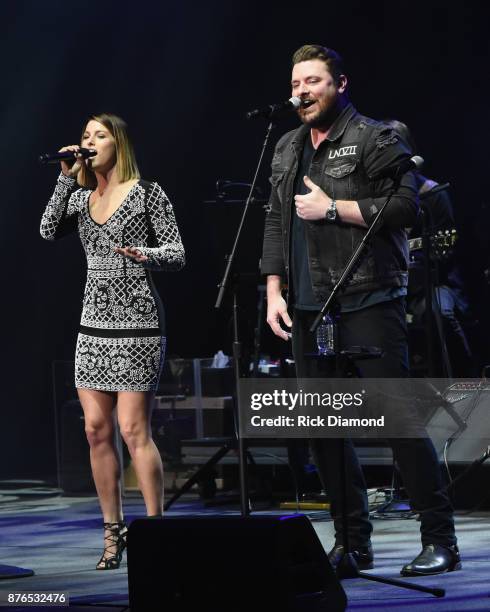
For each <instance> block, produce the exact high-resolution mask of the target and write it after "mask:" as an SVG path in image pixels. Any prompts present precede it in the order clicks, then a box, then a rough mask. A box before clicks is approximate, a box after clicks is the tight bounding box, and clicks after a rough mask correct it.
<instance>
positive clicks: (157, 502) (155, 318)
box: [41, 113, 184, 570]
mask: <svg viewBox="0 0 490 612" xmlns="http://www.w3.org/2000/svg"><path fill="white" fill-rule="evenodd" d="M81 146H82V147H85V148H87V149H94V150H95V151H96V152H97V154H96V155H95V156H94V157H90V158H89V159H87V160H84V159H82V156H81V155H80V154H79V153H77V151H78V149H79V146H78V145H71V146H68V147H64V148H63V149H61V151H73V162H74V163H72V164H71V163H67V162H61V170H62V172H61V174H60V176H59V178H58V182H57V183H56V187H55V190H54V193H53V195H52V197H51V199H50V201H49V203H48V205H47V207H46V210H45V211H44V214H43V217H42V221H41V235H42V237H43V238H45V239H47V240H56V239H57V238H60V237H61V236H64V235H66V234H67V233H69V232H71V231H73V230H75V229H76V228H78V233H79V235H80V239H81V241H82V244H83V247H84V249H85V253H86V256H87V264H88V273H87V283H86V286H85V293H84V298H83V310H82V318H81V325H80V333H79V335H78V341H77V347H76V355H75V384H76V387H77V391H78V396H79V398H80V402H81V404H82V407H83V412H84V415H85V429H86V433H87V439H88V442H89V445H90V462H91V466H92V474H93V477H94V481H95V485H96V488H97V494H98V496H99V501H100V506H101V509H102V514H103V517H104V530H105V531H104V541H105V548H104V552H103V554H102V557H101V558H100V561H99V562H98V564H97V566H96V567H97V569H100V570H106V569H107V570H108V569H117V568H118V567H119V565H120V563H121V558H122V553H123V550H124V548H125V546H126V533H127V527H126V525H125V523H124V521H123V513H122V504H121V489H120V483H119V480H120V465H119V460H118V454H117V452H116V448H115V445H114V426H115V423H114V418H113V413H114V406H115V405H116V404H117V419H118V423H119V427H120V430H121V434H122V436H123V438H124V441H125V442H126V444H127V447H128V450H129V453H130V455H131V458H132V462H133V465H134V468H135V471H136V474H137V477H138V483H139V486H140V489H141V491H142V493H143V497H144V500H145V505H146V511H147V514H148V515H149V516H153V515H161V514H162V512H163V467H162V461H161V458H160V454H159V452H158V450H157V448H156V446H155V443H154V442H153V440H152V437H151V429H150V422H151V403H152V402H151V400H152V395H153V392H154V391H155V390H156V389H157V385H158V379H159V376H160V372H161V369H162V365H163V359H164V353H165V329H164V316H163V307H162V304H161V301H160V298H159V296H158V294H157V292H156V290H155V287H154V284H153V281H152V272H153V271H160V270H180V269H181V268H182V267H183V265H184V248H183V246H182V242H181V239H180V235H179V230H178V228H177V224H176V221H175V217H174V213H173V209H172V205H171V203H170V202H169V200H168V198H167V196H166V195H165V193H164V192H163V190H162V188H161V187H160V186H159V185H158V184H157V183H148V182H146V181H143V180H141V179H140V175H139V171H138V167H137V165H136V160H135V157H134V152H133V148H132V146H131V143H130V141H129V139H128V135H127V130H126V124H125V122H124V121H123V120H122V119H120V118H119V117H116V116H115V115H111V114H105V113H104V114H101V115H96V116H92V117H90V118H89V120H88V122H87V124H86V125H85V128H84V130H83V133H82V139H81Z"/></svg>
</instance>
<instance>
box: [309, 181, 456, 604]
mask: <svg viewBox="0 0 490 612" xmlns="http://www.w3.org/2000/svg"><path fill="white" fill-rule="evenodd" d="M401 178H402V173H400V171H398V172H397V173H396V174H395V177H394V179H393V187H392V189H391V191H390V193H389V194H388V197H387V198H386V201H385V203H384V204H383V206H382V207H381V209H380V210H379V211H378V213H377V214H376V216H375V218H374V220H373V222H372V223H371V225H370V227H369V228H368V230H367V232H366V234H365V235H364V238H363V239H362V240H361V242H360V244H359V245H358V247H357V248H356V249H355V251H354V252H353V253H352V255H351V257H350V259H349V261H348V262H347V264H346V266H345V268H344V270H343V272H342V274H341V275H340V279H339V281H338V282H337V283H336V285H335V286H334V288H333V290H332V292H331V294H330V295H329V297H328V299H327V301H326V302H325V304H324V305H323V307H322V309H321V310H320V312H319V314H318V316H317V317H316V319H315V321H314V322H313V325H312V326H311V328H310V332H312V333H314V332H315V331H316V329H317V327H318V325H319V324H320V322H321V320H322V318H323V317H324V315H325V313H327V312H332V313H333V316H332V320H333V321H334V323H333V324H334V326H336V322H335V321H336V316H337V315H336V314H335V312H336V311H338V310H339V307H338V300H337V296H338V295H339V293H340V292H341V291H342V289H343V288H344V287H345V286H346V285H347V283H348V281H349V280H350V277H351V274H352V273H353V272H354V270H355V269H356V268H357V266H358V265H359V263H360V261H361V257H362V256H363V254H364V252H365V251H366V249H367V247H368V246H370V244H371V241H372V239H373V237H374V235H375V233H376V232H377V230H378V229H379V228H380V226H381V221H382V218H383V214H384V211H385V210H386V207H387V206H388V205H389V203H390V202H391V200H392V198H393V196H394V195H395V193H396V192H397V191H398V188H399V186H400V181H401ZM370 348H371V349H372V351H362V350H361V351H360V352H361V357H364V358H376V357H380V356H381V355H380V353H379V351H376V350H374V347H370ZM338 349H339V341H338V330H335V329H334V354H333V356H332V357H333V360H334V363H335V366H334V367H335V375H336V376H338V375H341V372H340V370H341V366H342V365H344V366H345V364H346V363H348V362H349V360H350V361H352V358H356V357H358V356H359V352H358V351H352V350H349V349H346V350H343V351H339V350H338ZM361 349H362V347H361ZM369 353H371V354H369ZM327 359H330V357H327ZM339 448H340V461H341V466H342V467H341V474H340V477H341V480H340V482H341V505H342V519H341V520H342V532H343V533H342V535H343V541H342V545H343V547H344V554H343V557H342V559H341V561H340V563H339V565H338V574H339V576H340V577H345V578H364V579H365V580H372V581H373V582H381V583H383V584H390V585H392V586H396V587H400V588H404V589H411V590H414V591H421V592H423V593H429V594H431V595H434V596H435V597H444V596H445V594H446V591H445V590H444V589H437V588H429V587H425V586H422V585H419V584H414V583H413V582H405V581H403V580H396V579H394V578H384V577H381V576H374V575H372V574H367V573H365V572H360V571H359V568H358V566H357V562H356V560H355V558H354V555H353V553H351V552H350V546H349V537H348V534H349V516H348V512H347V468H346V460H345V444H344V443H343V438H342V444H340V445H339Z"/></svg>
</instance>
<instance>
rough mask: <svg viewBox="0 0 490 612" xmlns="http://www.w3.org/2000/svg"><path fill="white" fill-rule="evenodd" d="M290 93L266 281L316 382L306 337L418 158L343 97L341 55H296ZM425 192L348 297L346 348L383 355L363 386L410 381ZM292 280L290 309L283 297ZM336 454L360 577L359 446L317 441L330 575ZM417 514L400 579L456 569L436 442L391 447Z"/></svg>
mask: <svg viewBox="0 0 490 612" xmlns="http://www.w3.org/2000/svg"><path fill="white" fill-rule="evenodd" d="M292 65H293V67H292V81H291V88H292V95H293V96H298V97H299V98H300V99H301V101H302V105H301V107H300V108H299V109H298V111H297V113H298V116H299V118H300V120H301V122H302V124H303V125H302V126H301V127H299V128H298V129H296V130H293V131H291V132H288V133H287V134H285V135H284V136H283V137H282V138H281V139H280V140H279V142H278V143H277V145H276V149H275V152H274V157H273V160H272V176H271V183H272V193H271V199H270V203H269V204H270V211H269V213H268V215H267V220H266V225H265V235H264V251H263V258H262V273H263V274H265V275H267V300H268V310H267V321H268V323H269V325H270V326H271V329H272V331H273V332H274V333H275V334H276V335H277V336H279V337H281V338H283V339H284V340H287V339H288V337H289V336H288V334H287V332H286V331H285V330H284V329H283V327H281V324H283V325H285V326H287V327H292V342H293V354H294V358H295V361H296V370H297V376H298V377H299V378H306V377H311V376H313V375H314V371H313V367H314V362H312V361H309V360H308V359H307V358H305V354H307V353H312V352H316V342H315V338H314V336H313V334H312V333H311V332H310V331H309V329H310V327H311V325H312V323H313V321H314V320H315V318H316V316H317V314H318V311H319V310H320V309H321V306H322V305H323V302H324V301H325V300H326V299H327V297H328V295H329V293H330V291H331V289H332V287H333V285H334V283H336V282H337V281H338V279H339V276H340V273H341V272H342V270H343V268H344V266H345V264H346V263H347V260H348V259H349V256H350V255H351V253H352V251H353V250H354V249H355V247H356V246H357V245H358V244H359V242H360V241H361V240H362V238H363V236H364V234H365V232H366V228H367V227H368V226H369V225H370V223H371V222H372V221H373V219H374V217H375V215H376V213H377V212H378V210H379V209H380V208H381V206H382V205H383V203H384V201H385V200H386V196H387V195H388V193H389V192H390V188H391V187H392V185H393V180H392V178H390V172H389V169H390V168H392V167H393V168H396V166H397V164H399V163H400V162H401V161H402V160H404V159H406V158H407V157H409V156H410V152H409V149H408V147H407V146H406V145H405V144H404V142H403V141H402V139H401V138H400V136H399V135H397V134H396V133H395V132H394V131H393V129H392V128H390V127H388V126H386V125H384V124H383V123H380V122H378V121H374V120H373V119H370V118H368V117H364V116H362V115H360V114H359V113H358V112H357V111H356V109H355V108H354V107H353V106H352V104H351V103H350V101H349V98H348V95H347V77H346V76H345V73H344V70H343V67H342V60H341V58H340V56H339V55H338V53H336V52H335V51H333V50H332V49H328V48H325V47H322V46H319V45H306V46H303V47H301V48H300V49H298V50H297V51H296V52H295V53H294V55H293V59H292ZM417 211H418V203H417V189H416V183H415V178H414V176H413V174H412V173H408V174H405V175H404V176H403V178H402V179H401V183H400V187H399V189H398V191H397V193H396V194H395V196H394V197H393V199H392V201H391V203H390V204H389V206H388V208H387V209H386V211H385V213H384V216H383V225H382V227H381V229H380V230H379V231H378V233H377V234H376V236H375V238H374V241H373V243H372V247H371V248H370V250H368V252H367V254H366V256H365V257H364V259H363V261H362V263H361V264H360V266H359V267H358V268H357V269H356V271H355V273H354V275H353V277H352V279H351V280H350V282H349V283H348V286H347V288H346V290H345V291H344V292H343V293H342V295H341V297H340V300H339V306H340V319H339V339H340V340H339V341H340V349H343V348H347V347H351V346H354V345H361V346H364V345H365V346H378V347H380V348H381V349H382V350H383V356H382V357H381V358H380V359H370V360H365V361H362V362H359V364H358V366H359V370H360V373H361V375H362V376H364V377H370V378H387V377H389V378H404V377H406V376H407V375H408V359H407V335H406V325H405V295H406V292H407V289H406V287H407V276H408V273H407V270H408V261H407V259H408V249H407V241H406V234H405V230H404V228H405V227H410V226H412V225H413V224H414V220H415V218H416V216H417ZM285 281H286V282H287V284H288V287H289V292H290V300H289V307H290V312H291V313H292V321H291V318H290V316H289V314H288V304H286V301H285V300H284V298H283V296H282V293H281V288H282V285H283V283H284V282H285ZM339 444H340V445H344V457H345V460H346V462H347V465H346V474H347V495H346V499H347V504H348V508H347V511H348V515H349V533H348V538H349V546H350V548H351V551H352V552H354V557H355V558H356V560H357V563H358V566H359V568H360V569H367V568H371V567H373V550H372V547H371V542H370V535H371V532H372V525H371V523H370V521H369V514H368V502H367V495H366V485H365V481H364V477H363V474H362V471H361V467H360V465H359V462H358V459H357V456H356V453H355V450H354V447H353V444H352V442H351V441H350V440H348V439H342V440H319V439H316V440H313V441H312V450H313V454H314V457H315V461H316V464H317V467H318V471H319V474H320V478H321V480H322V483H323V486H324V487H325V489H326V490H327V491H328V493H329V495H330V499H331V513H332V516H333V519H334V525H335V545H334V547H333V548H332V550H331V551H330V553H329V558H330V561H331V563H332V565H333V566H337V565H338V564H339V562H340V560H341V559H342V556H343V554H344V547H343V545H342V541H343V534H342V522H341V507H340V498H341V497H340V496H341V490H340V474H341V464H340V461H341V459H340V456H341V453H340V452H338V449H339ZM390 445H391V447H392V449H393V454H394V458H395V460H396V462H397V464H398V467H399V469H400V472H401V474H402V478H403V481H404V484H405V487H406V489H407V491H408V493H409V495H410V499H411V504H412V508H413V509H414V510H415V511H416V512H418V513H420V517H421V525H420V530H421V536H422V551H421V552H420V554H419V555H418V556H417V557H416V558H415V559H414V560H413V561H412V562H411V563H408V564H407V565H405V566H404V567H403V568H402V570H401V573H402V575H404V576H413V575H415V576H417V575H431V574H439V573H443V572H448V571H453V570H456V569H460V567H461V562H460V558H459V552H458V548H457V546H456V536H455V533H454V522H453V516H452V508H451V504H450V502H449V499H448V497H447V494H446V492H445V491H444V489H443V485H442V480H441V473H440V468H439V464H438V460H437V456H436V453H435V450H434V447H433V445H432V442H431V441H430V439H428V438H418V439H406V438H399V439H392V440H390Z"/></svg>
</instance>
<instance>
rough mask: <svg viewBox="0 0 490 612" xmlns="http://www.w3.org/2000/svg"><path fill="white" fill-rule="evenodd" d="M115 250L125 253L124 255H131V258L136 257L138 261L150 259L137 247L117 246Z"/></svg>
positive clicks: (120, 253)
mask: <svg viewBox="0 0 490 612" xmlns="http://www.w3.org/2000/svg"><path fill="white" fill-rule="evenodd" d="M114 250H115V251H116V253H119V255H124V257H129V258H130V259H134V260H135V261H137V262H138V263H142V262H143V261H148V257H147V256H146V255H143V254H142V252H141V251H139V250H138V249H137V248H136V247H115V248H114Z"/></svg>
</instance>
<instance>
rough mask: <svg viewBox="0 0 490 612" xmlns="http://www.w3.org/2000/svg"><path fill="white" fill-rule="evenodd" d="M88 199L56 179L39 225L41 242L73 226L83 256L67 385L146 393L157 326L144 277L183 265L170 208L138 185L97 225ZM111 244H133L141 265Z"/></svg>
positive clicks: (155, 305) (156, 306) (156, 360)
mask: <svg viewBox="0 0 490 612" xmlns="http://www.w3.org/2000/svg"><path fill="white" fill-rule="evenodd" d="M90 194H91V191H90V190H88V189H80V188H78V185H77V184H76V181H75V180H74V179H72V178H70V177H66V176H64V175H63V174H61V175H60V176H59V178H58V182H57V184H56V188H55V190H54V193H53V195H52V196H51V199H50V200H49V202H48V205H47V207H46V210H45V211H44V214H43V217H42V220H41V236H42V237H43V238H46V239H47V240H55V239H57V238H60V237H61V236H64V235H66V234H68V233H70V232H72V231H74V230H76V229H77V227H78V232H79V235H80V239H81V241H82V245H83V247H84V249H85V253H86V256H87V266H88V270H87V283H86V286H85V293H84V298H83V311H82V318H81V325H80V333H79V335H78V341H77V348H76V354H75V384H76V386H77V387H82V388H88V389H98V390H101V391H154V390H156V388H157V385H158V379H159V377H160V372H161V369H162V366H163V359H164V356H165V322H164V313H163V306H162V303H161V300H160V297H159V296H158V293H157V291H156V289H155V286H154V284H153V281H152V277H151V272H152V271H159V270H180V269H181V268H182V267H183V265H184V261H185V259H184V248H183V246H182V241H181V239H180V234H179V230H178V228H177V224H176V221H175V216H174V213H173V209H172V205H171V203H170V201H169V200H168V198H167V196H166V195H165V193H164V192H163V190H162V188H161V187H160V186H159V185H158V184H157V183H148V182H146V181H142V180H140V181H138V182H137V183H136V184H135V185H134V186H133V187H132V188H131V190H130V192H129V194H128V195H127V196H126V198H125V199H124V201H123V202H122V204H121V205H120V206H119V208H118V209H117V210H116V211H115V212H114V213H113V215H112V216H111V217H110V218H109V219H108V220H107V221H106V222H105V223H103V224H99V223H96V222H95V221H94V220H93V219H92V217H91V216H90V211H89V197H90ZM116 246H135V247H137V248H138V249H139V250H140V251H141V252H142V253H143V255H146V256H147V257H148V258H149V259H148V261H145V262H143V263H138V262H136V261H134V260H133V259H130V258H126V257H124V256H123V255H119V254H118V253H116V252H115V251H114V247H116Z"/></svg>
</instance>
